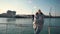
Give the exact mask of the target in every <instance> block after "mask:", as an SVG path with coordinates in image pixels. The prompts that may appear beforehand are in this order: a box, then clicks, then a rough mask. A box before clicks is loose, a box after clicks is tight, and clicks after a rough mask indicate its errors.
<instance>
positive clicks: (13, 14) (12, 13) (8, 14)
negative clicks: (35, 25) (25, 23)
mask: <svg viewBox="0 0 60 34" xmlns="http://www.w3.org/2000/svg"><path fill="white" fill-rule="evenodd" d="M0 17H2V18H34V15H16V11H11V10H7V12H6V13H2V14H0ZM44 17H45V18H60V16H51V15H50V16H48V15H44Z"/></svg>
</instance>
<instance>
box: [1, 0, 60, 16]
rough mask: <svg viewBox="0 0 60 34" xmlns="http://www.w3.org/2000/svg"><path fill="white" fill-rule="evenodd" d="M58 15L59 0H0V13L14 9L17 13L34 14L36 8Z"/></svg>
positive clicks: (59, 13)
mask: <svg viewBox="0 0 60 34" xmlns="http://www.w3.org/2000/svg"><path fill="white" fill-rule="evenodd" d="M50 8H52V10H51V13H52V15H55V14H56V15H57V16H60V0H0V13H5V12H6V11H7V10H14V11H16V12H17V14H34V13H35V12H36V11H37V10H38V9H41V11H42V12H43V13H44V14H45V15H48V14H49V11H50Z"/></svg>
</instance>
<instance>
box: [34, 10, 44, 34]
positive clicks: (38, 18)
mask: <svg viewBox="0 0 60 34" xmlns="http://www.w3.org/2000/svg"><path fill="white" fill-rule="evenodd" d="M43 23H44V16H43V13H42V12H41V10H39V11H38V12H36V14H35V15H34V22H33V28H34V30H35V34H39V33H40V31H41V29H42V27H43Z"/></svg>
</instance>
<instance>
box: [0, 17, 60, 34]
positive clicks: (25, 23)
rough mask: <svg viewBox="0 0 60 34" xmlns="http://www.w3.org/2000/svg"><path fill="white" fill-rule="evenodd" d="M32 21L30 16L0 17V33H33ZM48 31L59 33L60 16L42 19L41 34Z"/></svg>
mask: <svg viewBox="0 0 60 34" xmlns="http://www.w3.org/2000/svg"><path fill="white" fill-rule="evenodd" d="M32 23H33V20H32V18H0V34H34V29H33V27H32V26H33V25H32ZM48 26H50V28H48ZM49 30H50V31H49ZM49 32H50V34H60V18H45V19H44V25H43V29H42V31H41V34H49Z"/></svg>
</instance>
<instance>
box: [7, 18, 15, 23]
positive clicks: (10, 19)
mask: <svg viewBox="0 0 60 34" xmlns="http://www.w3.org/2000/svg"><path fill="white" fill-rule="evenodd" d="M11 21H16V18H7V22H11Z"/></svg>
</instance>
